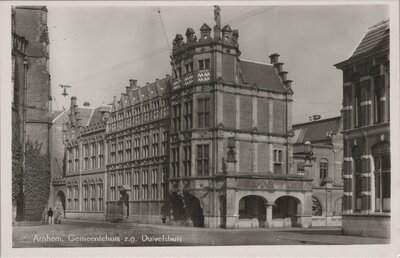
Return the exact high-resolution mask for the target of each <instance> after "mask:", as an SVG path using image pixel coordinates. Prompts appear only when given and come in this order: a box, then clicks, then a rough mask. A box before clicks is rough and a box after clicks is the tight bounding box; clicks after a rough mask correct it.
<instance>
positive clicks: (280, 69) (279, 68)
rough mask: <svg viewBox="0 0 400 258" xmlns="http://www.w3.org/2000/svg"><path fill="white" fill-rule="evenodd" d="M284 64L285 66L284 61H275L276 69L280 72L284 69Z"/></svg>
mask: <svg viewBox="0 0 400 258" xmlns="http://www.w3.org/2000/svg"><path fill="white" fill-rule="evenodd" d="M282 66H283V63H275V64H274V67H275V69H276V71H277V72H278V73H280V72H282V71H283V68H282Z"/></svg>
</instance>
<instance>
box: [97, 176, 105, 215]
mask: <svg viewBox="0 0 400 258" xmlns="http://www.w3.org/2000/svg"><path fill="white" fill-rule="evenodd" d="M103 195H104V188H103V181H102V180H99V182H98V183H97V198H98V199H99V211H102V210H103V208H104V207H103V198H104V197H103Z"/></svg>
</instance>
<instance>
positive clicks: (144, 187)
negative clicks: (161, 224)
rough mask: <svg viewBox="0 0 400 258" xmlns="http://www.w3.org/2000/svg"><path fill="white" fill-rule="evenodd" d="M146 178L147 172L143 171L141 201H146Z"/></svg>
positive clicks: (147, 189)
mask: <svg viewBox="0 0 400 258" xmlns="http://www.w3.org/2000/svg"><path fill="white" fill-rule="evenodd" d="M148 178H149V171H148V170H143V179H142V199H143V200H147V199H148V193H149V188H148V187H149V186H148Z"/></svg>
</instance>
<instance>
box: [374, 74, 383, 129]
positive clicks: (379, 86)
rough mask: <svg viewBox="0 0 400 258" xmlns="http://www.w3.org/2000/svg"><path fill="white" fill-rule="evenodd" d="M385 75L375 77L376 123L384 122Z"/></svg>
mask: <svg viewBox="0 0 400 258" xmlns="http://www.w3.org/2000/svg"><path fill="white" fill-rule="evenodd" d="M384 78H385V77H384V76H376V77H374V103H373V105H374V123H376V124H377V123H382V122H383V103H382V100H381V98H382V97H384V95H383V89H384V87H385V85H384V81H383V79H384Z"/></svg>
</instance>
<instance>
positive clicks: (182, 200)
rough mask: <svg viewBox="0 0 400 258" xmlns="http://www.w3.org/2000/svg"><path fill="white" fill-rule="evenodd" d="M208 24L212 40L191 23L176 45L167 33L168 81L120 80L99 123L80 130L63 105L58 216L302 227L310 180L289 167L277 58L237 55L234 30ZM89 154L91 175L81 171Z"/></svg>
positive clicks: (287, 112)
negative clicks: (62, 205) (121, 86)
mask: <svg viewBox="0 0 400 258" xmlns="http://www.w3.org/2000/svg"><path fill="white" fill-rule="evenodd" d="M218 15H219V14H218ZM216 21H217V24H216V25H215V26H214V31H213V34H212V29H211V28H210V27H209V26H208V25H207V24H203V26H202V27H201V28H200V36H199V38H198V39H197V37H196V35H195V32H194V30H193V29H191V28H188V29H187V31H186V40H184V39H183V36H182V35H180V34H177V35H176V37H175V39H174V41H173V49H172V59H171V65H172V75H171V76H170V75H167V76H166V77H165V78H163V79H159V80H158V79H157V80H156V81H155V82H153V83H148V84H146V85H143V86H140V87H139V86H138V85H137V82H136V80H131V81H130V85H129V86H127V87H126V92H125V93H122V94H121V97H120V98H119V100H117V99H114V101H113V103H112V104H111V106H112V108H111V111H110V113H109V115H108V116H107V117H104V120H102V122H101V123H100V124H98V125H96V126H92V127H91V126H84V125H82V124H81V123H80V122H79V121H80V120H79V113H76V112H74V110H73V109H74V108H73V107H74V106H75V104H74V101H75V100H72V104H71V115H70V119H69V122H68V124H67V126H66V128H65V129H66V130H65V139H66V142H65V143H66V152H67V154H66V161H67V162H66V164H67V169H66V176H65V180H66V188H67V211H66V214H67V216H71V217H79V218H87V217H88V216H91V215H90V214H92V215H93V214H96V215H94V216H95V217H98V218H99V219H103V218H105V219H108V220H117V219H126V220H129V221H133V222H140V223H169V224H179V225H187V226H200V227H224V228H239V227H290V226H299V227H310V226H311V223H312V220H311V206H312V198H311V197H312V184H311V182H312V179H311V178H308V177H307V176H305V175H299V174H297V171H295V170H294V169H293V144H292V138H293V135H294V134H293V132H292V121H291V113H292V112H291V105H292V94H293V91H292V89H291V81H290V80H288V79H287V72H286V71H284V70H283V67H282V65H283V64H282V63H280V62H279V60H278V57H279V55H278V54H273V55H271V56H270V59H271V60H270V63H271V64H266V63H257V62H252V61H246V60H241V59H240V50H239V44H238V38H239V32H238V31H237V30H232V29H231V28H230V27H229V25H226V26H225V27H223V28H222V29H221V28H220V24H219V22H218V21H220V19H216ZM92 143H94V144H95V145H94V146H97V147H96V148H97V149H96V151H95V154H93V153H92V152H91V149H90V148H89V150H90V151H89V153H91V154H88V155H86V154H85V153H86V148H85V146H89V147H90V146H91V144H92ZM101 143H103V145H101V146H100V145H99V144H101ZM100 155H103V156H102V158H101V159H102V160H103V162H100V161H99V159H100ZM92 157H94V159H95V160H97V161H95V162H97V163H96V164H98V165H97V166H96V167H95V169H91V168H92V167H93V166H91V165H89V166H87V165H85V163H86V162H87V161H86V158H89V160H91V158H92ZM99 184H100V185H101V186H102V190H100V188H99V186H98V185H99ZM92 185H93V186H94V187H93V188H91V186H92ZM88 188H89V190H88ZM103 191H104V192H103ZM99 192H101V193H102V194H104V195H102V194H99ZM100 196H101V197H100ZM91 199H94V204H93V205H94V206H92V202H91ZM100 199H101V200H100ZM86 201H87V202H88V203H89V204H86ZM100 203H102V205H101V209H100V208H99V207H100V206H99V205H100ZM93 208H94V209H93ZM103 216H104V217H103Z"/></svg>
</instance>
